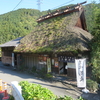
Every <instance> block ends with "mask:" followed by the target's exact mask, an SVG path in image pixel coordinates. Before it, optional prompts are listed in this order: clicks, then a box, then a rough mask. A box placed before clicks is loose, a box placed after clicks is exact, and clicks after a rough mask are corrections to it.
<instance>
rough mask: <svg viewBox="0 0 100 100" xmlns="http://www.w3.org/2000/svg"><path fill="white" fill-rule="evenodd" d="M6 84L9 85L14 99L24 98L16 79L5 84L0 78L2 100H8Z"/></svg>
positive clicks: (20, 99) (22, 99)
mask: <svg viewBox="0 0 100 100" xmlns="http://www.w3.org/2000/svg"><path fill="white" fill-rule="evenodd" d="M8 85H9V86H10V87H11V88H10V89H11V95H12V96H13V97H14V100H24V98H23V97H22V92H21V86H19V85H18V82H17V81H13V82H11V85H10V84H7V82H2V79H0V95H2V94H3V97H2V100H5V99H6V100H9V98H10V97H9V94H8V91H7V90H8Z"/></svg>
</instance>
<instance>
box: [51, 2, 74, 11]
mask: <svg viewBox="0 0 100 100" xmlns="http://www.w3.org/2000/svg"><path fill="white" fill-rule="evenodd" d="M72 1H74V0H70V1H68V2H66V3H64V4H61V5H59V6H56V7H54V8H52V9H51V10H53V9H56V8H58V7H61V6H63V5H65V4H68V3H70V2H72Z"/></svg>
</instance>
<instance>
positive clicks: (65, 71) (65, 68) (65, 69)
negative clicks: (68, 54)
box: [63, 62, 68, 74]
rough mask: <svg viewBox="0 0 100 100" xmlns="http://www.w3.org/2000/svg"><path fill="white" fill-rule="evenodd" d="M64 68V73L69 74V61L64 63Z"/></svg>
mask: <svg viewBox="0 0 100 100" xmlns="http://www.w3.org/2000/svg"><path fill="white" fill-rule="evenodd" d="M63 68H64V74H67V69H68V68H67V62H64V63H63Z"/></svg>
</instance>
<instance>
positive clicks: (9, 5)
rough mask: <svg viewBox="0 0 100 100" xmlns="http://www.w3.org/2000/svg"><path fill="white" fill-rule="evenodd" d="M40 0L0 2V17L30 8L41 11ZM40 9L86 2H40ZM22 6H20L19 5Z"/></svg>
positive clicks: (59, 0)
mask: <svg viewBox="0 0 100 100" xmlns="http://www.w3.org/2000/svg"><path fill="white" fill-rule="evenodd" d="M37 1H38V0H0V15H1V14H5V13H7V12H10V11H13V10H17V9H20V8H26V9H27V8H29V9H39V7H38V5H37V3H38V2H37ZM40 1H41V4H40V9H41V11H45V10H48V9H55V8H57V7H60V6H64V5H68V4H77V3H81V2H84V1H85V0H83V1H80V0H40ZM92 1H93V0H87V3H86V4H88V3H91V2H92ZM95 1H96V3H100V0H95ZM19 2H20V4H19V5H18V3H19Z"/></svg>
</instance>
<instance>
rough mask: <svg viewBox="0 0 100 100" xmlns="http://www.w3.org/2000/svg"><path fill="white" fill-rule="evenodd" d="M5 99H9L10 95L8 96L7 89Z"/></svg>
mask: <svg viewBox="0 0 100 100" xmlns="http://www.w3.org/2000/svg"><path fill="white" fill-rule="evenodd" d="M3 99H9V96H8V93H7V90H5V91H4V97H3Z"/></svg>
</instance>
